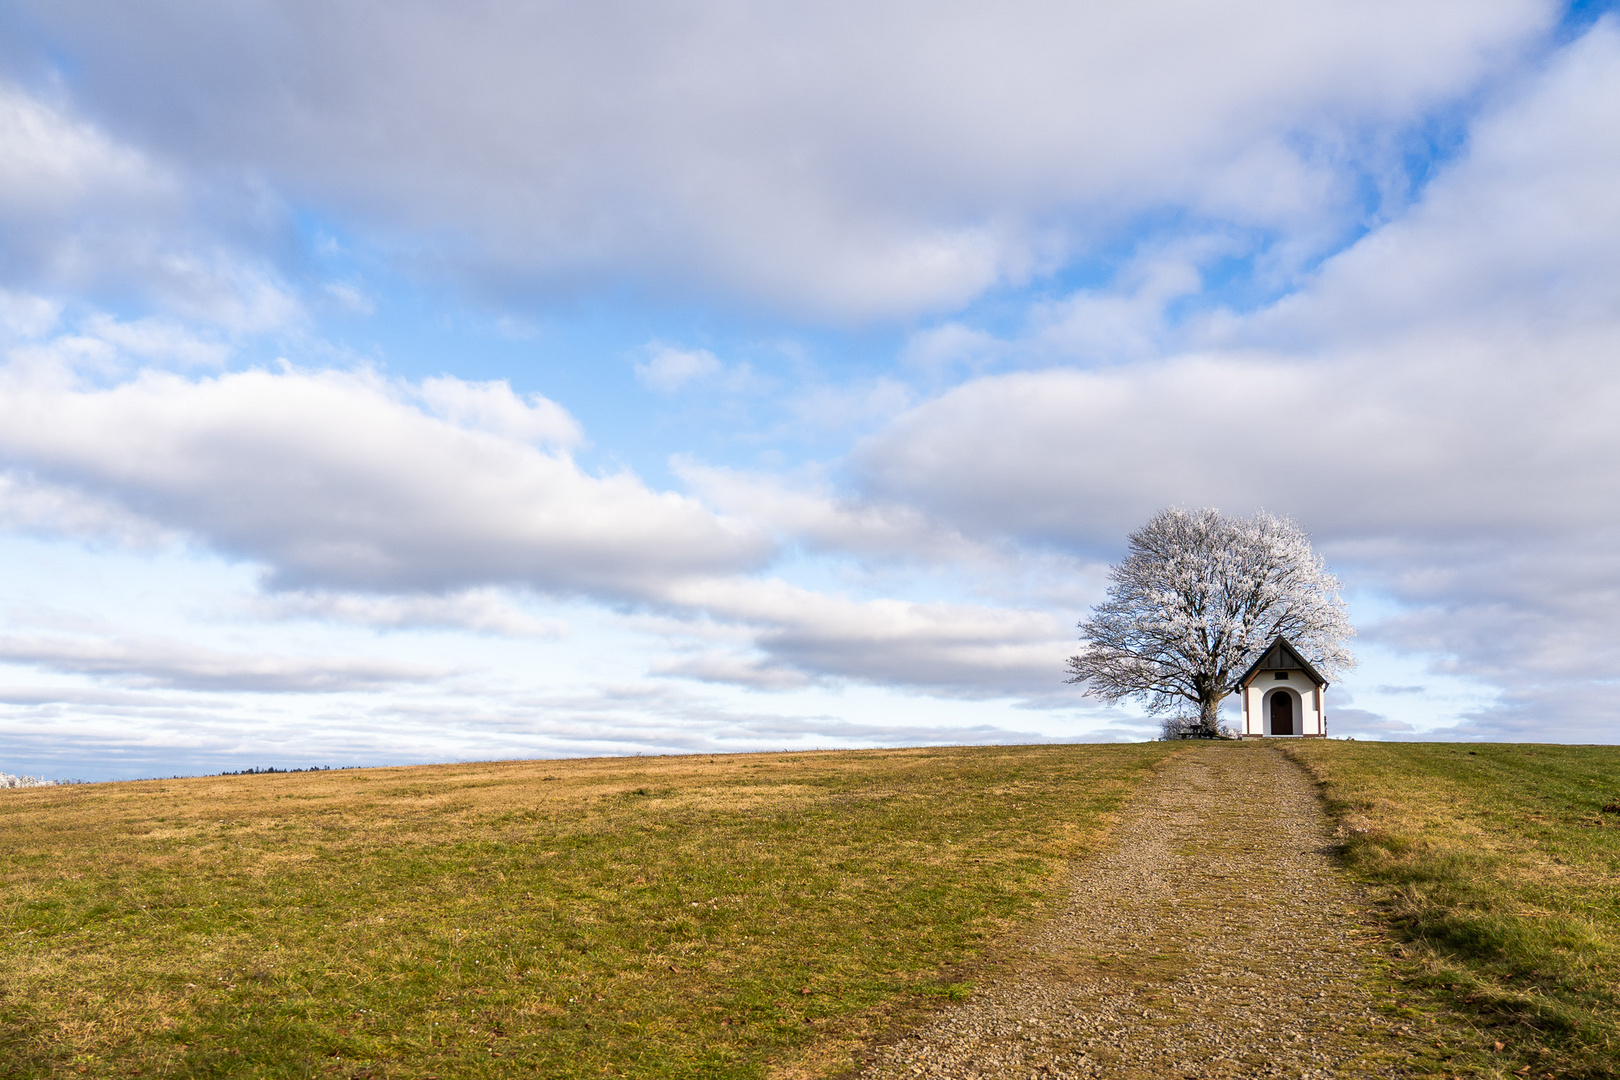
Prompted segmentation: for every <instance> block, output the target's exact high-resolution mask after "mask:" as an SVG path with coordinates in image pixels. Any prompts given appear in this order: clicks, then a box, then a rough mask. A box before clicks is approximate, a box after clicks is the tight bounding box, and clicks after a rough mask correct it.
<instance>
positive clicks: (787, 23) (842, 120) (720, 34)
mask: <svg viewBox="0 0 1620 1080" xmlns="http://www.w3.org/2000/svg"><path fill="white" fill-rule="evenodd" d="M24 7H25V9H26V10H27V16H28V18H29V26H30V31H31V33H32V34H33V35H36V36H37V37H39V38H40V39H42V40H44V41H46V42H48V43H49V47H50V48H52V49H53V50H55V52H56V53H57V54H59V55H63V56H66V57H70V58H71V61H72V75H71V81H70V85H71V87H72V91H73V93H74V94H75V95H76V96H77V97H79V98H81V99H82V100H84V101H85V102H87V103H90V104H92V105H93V108H94V111H95V114H96V115H97V116H99V117H106V118H108V123H109V124H111V125H113V126H114V127H115V128H116V130H117V131H118V132H119V133H120V136H121V137H123V138H127V139H129V140H132V141H134V142H136V143H138V144H139V145H142V146H149V147H152V148H154V152H156V153H161V154H162V155H163V156H164V157H165V158H166V159H168V160H173V161H176V162H182V163H184V165H185V167H188V168H189V169H191V170H192V171H193V172H195V173H199V174H200V173H204V172H206V173H208V174H209V175H219V174H221V173H226V172H229V171H231V170H241V171H247V172H252V173H253V174H255V175H258V176H262V177H265V178H267V179H268V180H269V182H270V183H272V184H274V185H276V186H277V188H278V189H279V190H281V191H283V192H285V193H287V195H288V197H289V198H292V199H296V200H304V201H309V200H313V201H317V202H320V203H321V204H323V205H325V206H329V207H334V208H342V211H343V212H344V214H345V215H346V216H347V218H348V220H350V221H351V222H352V223H353V224H354V226H355V227H356V228H357V229H360V230H362V231H368V232H369V233H370V234H372V235H373V236H374V237H376V238H378V239H379V240H381V241H382V242H384V243H385V244H386V243H388V242H389V241H390V238H397V237H400V236H402V235H416V234H424V233H426V234H432V235H437V236H441V237H444V238H445V242H444V243H441V244H439V245H437V246H436V254H435V255H434V259H435V260H436V261H437V263H438V264H439V266H440V267H441V268H449V269H458V270H459V271H460V272H463V273H465V274H467V275H470V276H471V277H472V278H473V279H474V280H478V281H481V282H483V283H485V284H486V285H489V286H490V287H493V288H498V289H503V290H507V291H508V292H509V291H510V288H511V286H512V285H513V284H515V283H519V282H523V283H529V284H533V283H535V282H536V281H538V282H541V283H549V284H551V285H553V286H555V287H558V288H569V287H570V286H571V284H572V285H577V283H578V282H579V281H581V280H590V279H592V278H593V277H597V278H600V277H602V276H605V275H611V276H613V277H614V278H615V279H619V278H622V276H623V275H624V274H625V273H626V272H627V271H630V272H634V273H636V274H637V275H639V277H640V278H641V279H642V280H644V281H654V282H661V283H662V284H663V285H665V286H667V287H672V288H722V289H725V290H728V291H729V292H731V293H732V294H737V293H744V294H752V295H753V296H755V297H761V298H765V299H767V300H770V301H772V302H775V303H777V304H781V305H786V306H789V307H792V308H795V309H798V310H806V311H813V312H818V313H821V314H825V315H831V316H834V317H841V318H849V317H856V318H860V317H869V316H874V315H879V316H882V315H893V314H906V313H912V312H916V311H920V310H928V309H934V308H939V307H941V306H950V305H955V304H960V303H962V302H964V301H967V300H969V299H971V298H973V297H974V296H977V295H979V294H980V293H982V292H983V291H984V290H985V289H987V288H990V287H992V286H995V285H997V284H999V283H1004V282H1008V281H1018V280H1022V279H1024V278H1027V277H1028V276H1029V275H1031V274H1033V273H1038V272H1043V271H1046V270H1050V269H1053V268H1055V267H1056V266H1058V265H1059V264H1061V263H1062V262H1064V261H1065V260H1066V258H1068V257H1069V256H1070V255H1071V254H1073V253H1074V252H1075V251H1076V250H1080V249H1082V248H1084V246H1085V245H1087V244H1088V243H1091V242H1093V241H1094V240H1095V239H1096V238H1098V237H1099V236H1102V235H1106V234H1107V233H1108V231H1109V230H1110V229H1113V228H1115V227H1117V226H1118V225H1120V224H1121V223H1122V222H1123V221H1126V220H1129V219H1130V218H1131V217H1132V216H1133V215H1136V214H1140V213H1142V212H1144V211H1151V210H1155V209H1158V208H1162V207H1165V206H1176V207H1180V208H1184V209H1185V210H1186V211H1188V212H1190V213H1193V214H1197V215H1204V216H1208V217H1211V218H1214V219H1219V220H1223V221H1231V222H1234V223H1238V224H1240V225H1241V226H1243V227H1254V228H1258V229H1261V230H1269V229H1283V230H1285V231H1288V232H1290V233H1291V234H1294V235H1295V236H1299V235H1309V234H1313V233H1320V234H1323V235H1337V234H1338V233H1339V232H1340V231H1342V229H1343V228H1345V227H1347V226H1352V225H1353V224H1354V223H1355V222H1356V221H1357V220H1358V219H1359V217H1360V216H1361V214H1362V212H1363V209H1364V208H1363V206H1362V202H1363V198H1364V197H1363V194H1362V192H1361V188H1362V186H1363V185H1362V183H1361V180H1362V178H1363V177H1365V176H1367V175H1369V174H1378V173H1380V172H1381V171H1387V170H1388V169H1389V168H1391V167H1392V166H1393V165H1394V164H1395V163H1397V162H1398V156H1399V147H1398V146H1391V145H1388V143H1387V141H1386V142H1380V140H1379V139H1376V138H1366V137H1364V136H1365V132H1366V131H1367V130H1368V129H1371V128H1379V129H1381V130H1382V129H1388V128H1391V127H1394V128H1399V127H1400V126H1401V125H1403V124H1408V123H1415V122H1417V121H1418V120H1419V118H1420V117H1421V116H1422V114H1423V112H1424V110H1426V109H1429V108H1433V107H1435V106H1436V105H1439V104H1442V103H1444V102H1447V101H1450V100H1454V99H1456V98H1457V97H1458V96H1459V95H1463V94H1467V93H1469V92H1470V91H1472V90H1473V89H1474V88H1475V87H1476V86H1477V85H1478V83H1479V81H1480V80H1481V79H1482V78H1483V77H1484V76H1485V74H1486V73H1487V72H1488V71H1492V70H1496V69H1500V68H1501V67H1502V66H1503V65H1504V63H1505V62H1510V61H1511V60H1512V58H1513V57H1514V56H1515V55H1517V54H1519V53H1521V52H1525V51H1531V50H1533V49H1534V48H1535V47H1536V46H1537V44H1538V42H1540V41H1541V40H1542V38H1543V35H1544V34H1545V33H1546V31H1547V30H1548V28H1549V27H1550V26H1551V24H1552V23H1553V22H1554V21H1555V19H1556V8H1555V5H1553V4H1550V3H1546V2H1541V0H1490V2H1482V0H1454V2H1447V3H1441V4H1437V5H1436V4H1430V5H1423V6H1414V5H1410V4H1404V3H1395V2H1380V3H1374V4H1361V5H1357V6H1356V7H1355V8H1353V9H1351V8H1345V7H1343V6H1341V5H1337V4H1332V3H1309V4H1299V3H1285V2H1281V0H1248V2H1245V3H1240V4H1226V5H1222V6H1221V7H1220V8H1218V9H1217V8H1207V7H1204V6H1201V5H1196V4H1191V5H1189V4H1183V3H1178V2H1174V0H1165V2H1163V3H1152V4H1134V5H1126V6H1119V5H1079V6H1077V5H1073V4H1057V3H1049V2H1044V0H1028V2H1025V3H1019V4H1015V5H1013V6H1012V7H1010V8H1009V7H1008V5H1006V4H988V3H974V4H957V5H953V6H952V7H950V8H948V9H942V8H938V7H918V6H916V5H915V4H912V3H910V2H908V0H898V2H893V3H883V4H872V3H859V4H856V3H833V4H820V5H814V6H811V7H799V8H792V7H773V6H764V7H744V8H739V7H737V6H735V5H729V4H720V3H711V2H706V0H694V2H691V3H683V4H675V5H663V6H661V7H660V8H659V9H658V10H657V11H656V12H648V11H647V10H646V9H645V8H643V7H640V6H637V5H627V4H620V3H613V4H595V5H591V6H589V7H586V8H579V9H565V8H555V7H533V8H503V7H491V6H488V5H449V4H444V5H432V4H421V5H414V6H412V7H409V8H405V9H401V8H399V7H397V6H392V5H383V4H359V5H348V6H345V7H344V8H342V9H341V10H334V9H332V8H331V7H330V6H328V5H322V4H318V3H312V2H290V3H282V4H277V5H273V6H269V7H265V6H258V7H219V6H216V5H207V4H179V5H171V6H170V7H168V8H166V9H164V11H163V12H162V13H161V14H160V13H157V12H154V11H151V10H145V9H143V10H141V11H139V12H137V11H135V10H133V9H131V10H127V11H126V10H123V9H115V10H111V11H109V10H107V9H106V8H105V6H103V5H92V4H82V3H62V2H59V0H57V2H51V3H33V4H26V5H24ZM399 246H400V249H401V250H404V251H414V250H416V249H415V248H413V247H412V245H411V244H409V243H408V242H406V243H402V244H400V245H399Z"/></svg>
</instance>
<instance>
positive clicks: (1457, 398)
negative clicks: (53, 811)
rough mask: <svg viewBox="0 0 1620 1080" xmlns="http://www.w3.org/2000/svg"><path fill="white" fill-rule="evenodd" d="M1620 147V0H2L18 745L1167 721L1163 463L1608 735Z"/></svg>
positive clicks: (1464, 735) (1412, 679)
mask: <svg viewBox="0 0 1620 1080" xmlns="http://www.w3.org/2000/svg"><path fill="white" fill-rule="evenodd" d="M1617 193H1620V15H1617V14H1616V13H1615V12H1614V11H1613V10H1612V6H1611V5H1604V4H1575V5H1567V4H1557V3H1549V2H1541V0H1434V2H1431V3H1424V4H1413V3H1410V2H1409V0H1398V2H1397V0H1368V2H1365V3H1358V4H1354V5H1351V4H1343V3H1325V2H1310V0H1231V2H1229V3H1223V4H1219V5H1211V4H1205V3H1189V2H1175V0H1144V2H1142V3H1135V4H1114V3H1106V4H1105V3H1069V2H1065V3H1046V2H1039V0H1026V2H1008V0H1000V2H997V3H994V4H989V3H967V2H960V3H939V2H929V3H917V2H914V0H860V2H858V3H854V2H850V3H845V2H842V0H829V2H827V3H821V4H812V5H805V4H785V3H769V2H757V3H738V2H735V0H728V2H718V0H715V2H703V0H690V2H685V0H680V2H677V0H671V2H668V3H659V4H646V3H623V2H618V0H601V2H596V3H591V4H572V3H562V2H552V3H534V4H510V3H508V4H500V3H488V2H482V0H457V2H455V3H450V2H438V0H404V2H399V0H395V2H390V3H380V2H372V0H349V2H344V3H336V4H334V3H331V2H329V0H320V2H316V0H235V2H226V3H220V2H209V3H202V2H192V0H138V2H132V3H126V4H116V5H111V6H109V5H106V4H101V3H89V2H83V0H0V771H6V772H10V773H27V774H32V775H45V776H50V777H56V778H72V779H91V780H99V779H115V778H122V777H137V776H156V775H186V774H195V773H200V772H216V771H220V770H225V769H239V768H249V767H261V768H262V767H278V768H299V767H308V766H313V765H331V766H340V765H374V764H394V763H406V762H428V761H459V760H487V759H493V758H535V757H566V756H578V755H597V754H638V753H640V754H664V753H699V752H709V753H715V752H729V751H742V750H776V749H807V748H830V747H846V746H895V745H928V744H957V743H1028V742H1042V741H1093V740H1095V741H1111V740H1129V739H1142V738H1148V737H1152V736H1153V735H1154V734H1155V733H1156V732H1157V722H1156V721H1155V720H1153V719H1152V718H1150V717H1146V716H1144V715H1143V714H1142V712H1141V711H1140V710H1139V709H1133V708H1131V707H1128V706H1125V707H1115V708H1107V707H1104V706H1103V705H1102V704H1100V703H1099V702H1097V701H1096V700H1094V699H1091V698H1088V697H1086V696H1084V695H1083V694H1082V693H1081V690H1080V688H1078V687H1075V686H1071V685H1068V684H1066V683H1065V682H1064V660H1065V658H1066V657H1067V656H1069V655H1070V654H1072V653H1073V652H1074V651H1076V647H1077V641H1076V624H1077V623H1078V622H1079V620H1081V619H1082V618H1084V617H1085V615H1086V613H1087V611H1088V610H1089V609H1090V607H1091V606H1092V605H1093V604H1095V603H1096V602H1098V601H1099V600H1100V599H1101V597H1102V595H1103V590H1104V589H1105V587H1106V585H1107V577H1106V575H1107V571H1108V567H1109V566H1110V564H1112V563H1114V562H1116V561H1117V560H1118V559H1119V558H1120V557H1121V556H1122V554H1123V552H1124V549H1125V543H1126V537H1127V536H1128V535H1129V533H1130V532H1131V531H1132V530H1133V529H1135V528H1138V527H1139V526H1140V525H1142V524H1143V523H1145V522H1146V521H1147V519H1148V518H1149V517H1151V516H1152V515H1153V514H1154V513H1155V512H1156V511H1158V510H1159V509H1161V508H1163V507H1166V506H1172V505H1179V506H1185V507H1189V508H1191V507H1203V506H1213V507H1218V508H1220V509H1221V510H1223V511H1225V512H1227V513H1232V514H1243V515H1247V514H1251V513H1253V512H1255V511H1256V510H1259V509H1265V510H1267V511H1270V512H1273V513H1277V514H1282V515H1286V516H1288V517H1290V518H1292V519H1294V520H1295V521H1296V522H1298V523H1299V525H1300V526H1301V527H1302V528H1303V529H1304V530H1305V531H1306V532H1307V533H1308V534H1309V535H1310V536H1311V538H1312V541H1313V543H1314V544H1315V546H1316V548H1317V550H1318V551H1319V552H1321V553H1322V554H1323V555H1324V556H1325V558H1326V559H1327V561H1328V564H1329V566H1330V567H1331V568H1332V570H1333V571H1334V572H1335V573H1336V574H1337V575H1338V576H1339V577H1340V579H1341V580H1342V581H1343V583H1344V589H1345V596H1346V598H1347V600H1348V602H1349V604H1350V612H1351V616H1352V619H1353V621H1354V622H1355V624H1356V626H1357V630H1358V635H1357V638H1356V640H1355V642H1354V649H1355V652H1356V654H1357V656H1358V657H1359V660H1360V663H1359V666H1358V667H1357V668H1356V669H1355V670H1353V671H1351V672H1348V673H1346V674H1345V675H1344V676H1343V677H1342V678H1341V679H1339V680H1338V681H1337V682H1336V683H1335V685H1334V686H1333V688H1332V690H1331V691H1330V695H1329V724H1330V732H1331V733H1332V734H1334V735H1337V736H1352V737H1355V738H1358V739H1369V738H1370V739H1460V740H1527V741H1548V742H1614V741H1617V732H1620V725H1617V723H1616V720H1617V716H1620V710H1617V707H1616V705H1615V700H1616V684H1617V682H1620V620H1617V618H1616V616H1615V611H1616V610H1617V608H1620V543H1617V541H1620V419H1617V417H1620V197H1617Z"/></svg>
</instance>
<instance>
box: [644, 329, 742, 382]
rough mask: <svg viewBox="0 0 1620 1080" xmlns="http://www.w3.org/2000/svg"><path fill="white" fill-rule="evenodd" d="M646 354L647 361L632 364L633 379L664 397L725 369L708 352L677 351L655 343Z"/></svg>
mask: <svg viewBox="0 0 1620 1080" xmlns="http://www.w3.org/2000/svg"><path fill="white" fill-rule="evenodd" d="M647 354H648V355H647V359H646V360H645V361H644V362H642V363H639V364H637V365H636V378H637V379H639V380H640V381H641V382H642V383H644V384H645V385H647V386H650V387H652V388H653V389H654V390H657V391H659V392H660V393H664V394H673V393H675V391H677V390H679V389H681V388H682V387H683V386H686V385H687V384H688V383H691V382H693V381H696V380H701V379H706V378H708V377H710V376H713V375H718V374H719V373H720V372H721V371H722V370H723V369H724V366H725V365H723V364H721V363H720V360H719V359H718V358H717V357H716V356H715V355H714V353H712V352H710V351H709V350H708V349H677V348H674V347H672V346H669V345H665V344H663V343H662V342H657V341H655V342H653V343H651V344H650V345H648V346H647Z"/></svg>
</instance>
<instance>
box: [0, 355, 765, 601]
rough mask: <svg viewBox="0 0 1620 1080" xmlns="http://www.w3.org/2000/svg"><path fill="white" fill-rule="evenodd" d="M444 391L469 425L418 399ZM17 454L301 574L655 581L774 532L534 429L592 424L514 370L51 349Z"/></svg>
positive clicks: (15, 430)
mask: <svg viewBox="0 0 1620 1080" xmlns="http://www.w3.org/2000/svg"><path fill="white" fill-rule="evenodd" d="M423 395H426V396H428V397H430V398H431V400H433V401H434V402H435V403H436V404H438V405H439V406H441V407H443V408H445V409H446V410H447V411H448V412H449V413H451V414H452V415H454V416H455V418H456V419H457V420H460V421H462V422H464V423H469V424H475V425H478V426H479V427H495V428H499V429H503V430H504V433H503V434H494V433H491V432H489V431H487V430H476V429H469V428H465V427H458V426H454V425H452V424H451V423H448V422H446V421H443V420H439V419H435V418H433V417H431V416H428V415H425V414H424V413H422V412H421V411H419V410H418V409H417V408H414V407H413V405H412V401H411V399H412V398H413V397H420V396H423ZM0 410H3V411H4V412H5V413H6V414H7V415H8V416H9V417H11V418H12V421H11V422H10V423H8V424H7V425H5V426H4V427H3V428H0V460H4V461H5V462H7V463H9V464H10V465H11V466H12V467H13V468H15V469H20V470H26V471H28V472H30V473H32V474H33V475H34V476H36V477H38V478H39V479H40V480H41V481H42V482H45V483H49V484H51V485H54V486H57V487H65V488H70V489H73V490H75V491H78V492H82V493H83V494H85V495H86V496H88V497H89V498H91V499H92V500H96V501H103V502H109V503H112V504H115V505H118V506H121V507H124V508H125V509H127V510H129V511H130V512H132V513H134V514H137V515H140V516H143V517H145V518H147V519H149V520H151V521H154V522H156V523H159V524H160V525H162V526H163V527H166V528H170V529H176V530H182V531H185V532H188V533H190V534H192V535H194V536H197V537H199V538H201V539H203V540H204V541H205V542H207V543H209V544H211V545H212V546H214V547H215V548H217V549H218V550H220V551H223V552H226V553H228V554H232V555H235V556H239V557H245V558H249V559H253V560H256V561H260V562H262V563H264V564H265V565H267V566H268V567H269V568H270V569H271V571H272V573H273V576H274V578H275V580H276V581H277V582H278V583H279V584H281V585H283V586H289V587H292V586H300V587H322V588H331V589H338V590H358V591H371V590H398V591H404V592H411V591H440V590H456V589H462V588H467V587H471V586H480V585H488V584H497V583H511V584H523V585H528V586H531V587H533V588H536V589H539V590H542V591H548V592H558V593H582V594H588V595H594V596H599V597H611V598H628V597H635V596H644V595H646V594H647V593H648V592H649V591H650V590H655V589H657V588H658V587H660V586H661V585H662V583H663V582H665V581H666V580H667V579H669V578H670V577H672V576H680V575H684V574H693V573H703V574H707V573H713V572H716V571H721V570H737V569H744V568H749V567H753V566H756V565H758V564H759V563H760V562H761V561H762V560H763V559H765V558H767V557H768V556H769V555H770V545H769V542H768V541H767V539H766V538H765V537H764V536H763V535H761V534H760V533H759V532H758V531H757V530H754V529H751V528H749V527H746V526H744V525H742V524H740V523H737V522H734V521H729V520H726V519H723V518H719V517H716V516H715V515H714V514H712V513H710V512H709V511H708V510H706V509H705V508H704V507H702V506H701V505H699V504H697V503H696V502H694V501H692V500H691V499H688V498H684V497H682V496H679V495H674V494H668V493H659V492H654V491H651V490H649V489H648V488H646V487H645V486H644V485H643V484H642V483H641V482H640V481H638V480H637V479H635V478H634V477H632V476H630V475H628V474H623V473H620V474H613V475H607V476H591V475H588V474H586V473H585V472H583V471H582V470H581V469H580V468H579V467H578V466H577V465H576V464H575V463H574V461H573V460H572V459H571V458H569V457H568V456H567V455H566V454H565V453H563V452H561V451H557V450H552V451H543V450H540V449H537V448H535V447H532V446H529V445H526V444H525V443H523V442H518V441H516V440H515V439H514V438H513V437H512V434H513V433H514V432H516V433H518V434H521V435H522V436H524V437H525V438H532V437H536V436H545V437H552V438H569V437H572V436H573V435H574V433H575V431H576V429H575V428H574V427H573V426H572V422H571V420H569V419H568V418H567V416H566V414H564V413H563V412H562V411H561V410H560V409H558V408H557V407H556V406H555V405H553V404H552V403H550V402H548V401H545V400H544V399H540V398H533V399H531V400H530V401H529V402H527V403H524V402H520V401H518V400H517V399H516V398H515V397H514V396H513V395H512V394H511V392H510V390H509V389H507V388H505V387H504V385H503V384H464V383H462V384H458V382H457V380H453V379H448V378H446V379H439V380H433V381H432V383H431V385H430V386H428V387H426V388H423V387H415V388H413V387H409V386H407V385H404V384H397V383H390V382H387V381H385V380H383V379H381V378H379V377H377V376H375V375H370V374H366V373H354V374H345V373H341V372H333V371H326V372H301V371H297V370H291V369H289V370H288V371H286V372H283V373H281V374H272V373H269V372H265V371H245V372H238V373H232V374H226V375H220V376H218V377H215V378H211V379H195V380H193V379H186V378H183V377H181V376H178V375H173V374H166V373H162V372H154V371H146V372H143V373H141V374H140V375H139V376H137V377H136V378H133V379H130V380H128V381H126V382H122V383H118V384H116V385H113V386H110V387H106V388H93V387H85V386H80V385H78V384H76V383H75V381H74V380H73V378H72V377H71V375H70V373H68V372H67V371H66V370H64V369H62V368H61V367H58V366H52V365H49V364H45V365H41V364H38V363H35V364H26V365H17V364H14V365H12V367H11V368H9V369H6V370H5V371H4V372H3V373H0Z"/></svg>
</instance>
